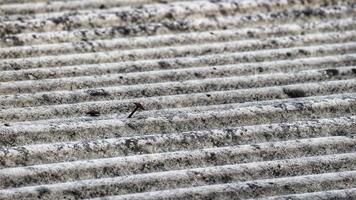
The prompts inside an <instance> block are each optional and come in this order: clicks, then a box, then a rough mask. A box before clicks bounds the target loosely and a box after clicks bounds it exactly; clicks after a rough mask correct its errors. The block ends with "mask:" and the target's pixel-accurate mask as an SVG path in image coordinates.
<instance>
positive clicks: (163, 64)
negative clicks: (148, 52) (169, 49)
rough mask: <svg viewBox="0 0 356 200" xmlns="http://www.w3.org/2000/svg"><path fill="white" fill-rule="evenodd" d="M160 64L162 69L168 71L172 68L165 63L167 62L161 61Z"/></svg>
mask: <svg viewBox="0 0 356 200" xmlns="http://www.w3.org/2000/svg"><path fill="white" fill-rule="evenodd" d="M158 64H159V66H160V68H161V69H167V68H170V66H171V65H170V64H169V63H168V62H165V61H159V62H158Z"/></svg>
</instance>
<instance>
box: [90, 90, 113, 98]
mask: <svg viewBox="0 0 356 200" xmlns="http://www.w3.org/2000/svg"><path fill="white" fill-rule="evenodd" d="M85 92H86V93H88V94H89V95H90V96H109V95H110V94H109V92H107V91H105V90H104V89H90V90H87V91H85Z"/></svg>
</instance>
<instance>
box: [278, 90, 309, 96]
mask: <svg viewBox="0 0 356 200" xmlns="http://www.w3.org/2000/svg"><path fill="white" fill-rule="evenodd" d="M283 92H284V93H285V94H286V95H287V96H288V97H290V98H299V97H306V96H307V95H306V93H305V91H303V90H302V89H288V88H283Z"/></svg>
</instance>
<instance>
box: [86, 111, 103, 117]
mask: <svg viewBox="0 0 356 200" xmlns="http://www.w3.org/2000/svg"><path fill="white" fill-rule="evenodd" d="M86 114H87V115H90V116H91V117H98V116H100V112H98V111H95V110H91V111H89V112H87V113H86Z"/></svg>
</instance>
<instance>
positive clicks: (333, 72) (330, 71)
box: [325, 69, 339, 76]
mask: <svg viewBox="0 0 356 200" xmlns="http://www.w3.org/2000/svg"><path fill="white" fill-rule="evenodd" d="M325 73H326V74H327V75H329V76H336V75H338V74H339V70H337V69H326V70H325Z"/></svg>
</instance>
